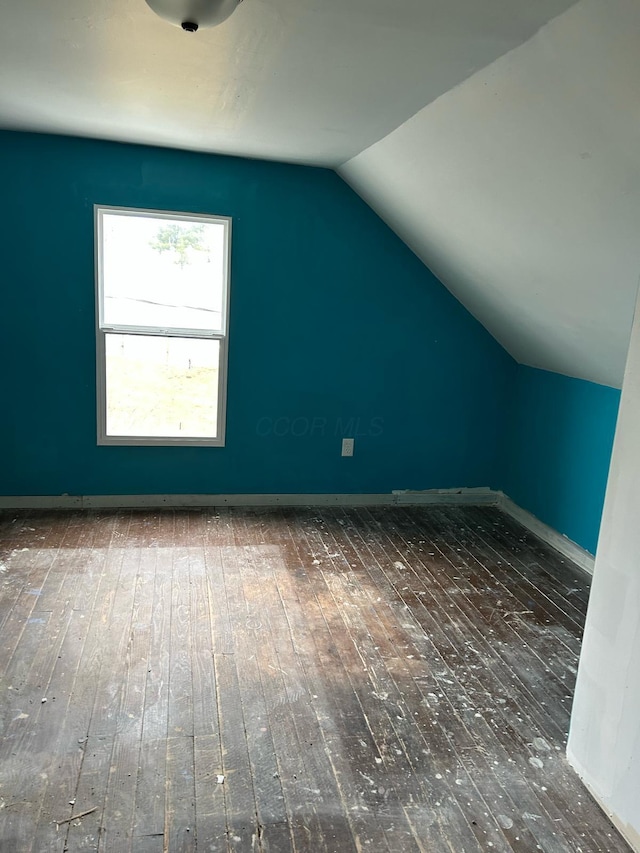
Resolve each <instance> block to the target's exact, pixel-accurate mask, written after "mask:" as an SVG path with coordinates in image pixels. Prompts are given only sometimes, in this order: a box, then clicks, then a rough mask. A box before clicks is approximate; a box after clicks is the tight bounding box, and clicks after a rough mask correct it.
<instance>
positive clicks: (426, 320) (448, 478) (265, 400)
mask: <svg viewBox="0 0 640 853" xmlns="http://www.w3.org/2000/svg"><path fill="white" fill-rule="evenodd" d="M0 186H1V187H2V199H3V204H2V206H1V207H0V217H1V219H0V233H1V234H2V239H3V247H4V248H3V257H2V267H1V273H0V293H1V294H2V311H1V312H0V346H1V347H2V354H1V358H2V362H1V363H2V365H3V372H2V393H3V402H4V405H3V416H2V418H1V419H0V448H1V450H0V452H1V453H2V457H1V458H0V463H1V464H0V493H1V494H5V495H6V494H9V495H55V494H62V493H69V494H127V493H130V494H135V493H151V494H154V493H278V492H279V493H296V492H298V493H305V492H309V493H314V492H316V493H321V492H329V493H332V492H356V493H357V492H389V491H391V490H392V489H403V488H410V489H429V488H446V487H454V486H485V485H492V486H498V485H499V483H497V478H496V471H497V470H498V457H499V446H500V441H501V438H502V435H501V430H502V425H503V422H504V412H505V409H506V407H507V405H508V399H509V386H510V383H511V381H512V379H513V376H514V372H515V364H514V362H513V361H512V360H511V359H510V357H509V356H508V355H506V354H505V352H504V351H503V350H502V349H501V348H500V347H499V346H498V344H497V343H496V342H495V341H494V340H493V338H492V337H491V336H490V335H489V334H488V333H487V332H486V331H485V330H484V329H483V328H482V327H481V326H480V325H479V324H478V323H477V322H476V321H475V320H474V319H473V318H472V317H471V316H470V315H469V314H468V313H467V312H466V311H465V310H464V309H463V308H462V307H461V305H460V304H459V303H458V302H457V301H456V300H455V299H454V298H453V297H452V296H451V295H450V294H449V293H448V291H447V290H445V288H444V287H442V285H441V284H439V282H438V281H437V280H436V279H435V278H434V276H433V275H431V273H430V272H429V271H428V270H427V269H426V268H425V267H424V266H423V265H422V263H421V262H420V261H419V260H418V259H417V258H416V257H415V255H413V253H412V252H411V251H410V250H409V249H407V248H406V247H405V246H404V244H403V243H402V242H401V241H400V240H399V239H398V238H397V237H396V236H395V235H394V234H393V233H392V232H391V231H390V230H389V229H388V228H387V227H386V226H385V225H384V224H383V222H382V221H381V220H380V219H379V218H378V217H377V216H376V215H375V214H374V213H373V212H372V211H371V210H370V208H368V207H367V205H366V204H365V203H364V202H363V201H362V200H360V199H359V198H358V196H357V195H356V194H355V193H354V192H353V191H352V190H351V189H349V187H348V186H347V185H346V184H345V183H344V182H343V181H342V180H341V179H340V178H339V177H337V175H335V173H333V172H332V171H328V170H323V169H312V168H306V167H299V166H288V165H282V164H277V163H266V162H259V161H250V160H240V159H235V158H227V157H216V156H209V155H202V154H191V153H185V152H177V151H170V150H163V149H153V148H145V147H138V146H127V145H118V144H114V143H105V142H95V141H89V140H79V139H69V138H64V137H54V136H40V135H32V134H20V133H9V132H5V133H0ZM94 203H100V204H107V205H122V206H128V207H142V208H157V209H169V210H184V211H192V212H204V213H213V214H222V215H228V216H232V217H233V248H232V285H231V287H232V290H231V334H230V351H229V386H228V389H229V391H228V420H227V446H226V447H225V448H198V447H184V448H163V447H98V446H97V445H96V422H95V421H96V417H95V332H94V273H93V205H94ZM343 435H349V436H354V435H355V438H356V447H355V456H354V457H353V459H343V458H341V457H340V440H341V438H342V436H343Z"/></svg>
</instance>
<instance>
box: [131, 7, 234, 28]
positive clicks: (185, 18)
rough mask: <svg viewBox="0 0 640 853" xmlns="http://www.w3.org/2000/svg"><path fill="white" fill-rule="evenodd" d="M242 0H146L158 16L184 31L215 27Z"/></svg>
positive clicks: (224, 19)
mask: <svg viewBox="0 0 640 853" xmlns="http://www.w3.org/2000/svg"><path fill="white" fill-rule="evenodd" d="M241 2H242V0H146V3H147V6H149V8H150V9H151V10H152V11H154V12H155V13H156V15H158V16H159V17H160V18H163V19H164V20H165V21H168V22H169V23H170V24H173V25H174V26H176V27H181V28H182V29H183V30H184V31H185V32H188V33H195V32H197V31H198V30H199V29H201V28H202V27H216V26H217V25H218V24H221V23H222V22H223V21H226V20H227V18H228V17H229V16H230V15H231V13H232V12H233V11H234V10H235V9H236V7H237V6H238V5H239V4H240V3H241Z"/></svg>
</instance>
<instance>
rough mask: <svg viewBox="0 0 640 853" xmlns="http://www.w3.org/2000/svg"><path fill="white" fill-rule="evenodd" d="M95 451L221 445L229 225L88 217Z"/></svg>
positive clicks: (100, 212) (216, 220) (123, 211)
mask: <svg viewBox="0 0 640 853" xmlns="http://www.w3.org/2000/svg"><path fill="white" fill-rule="evenodd" d="M95 224H96V288H97V312H96V313H97V380H98V382H97V387H98V444H143V445H144V444H159V445H190V444H204V445H212V446H221V445H223V444H224V427H225V403H226V373H227V369H226V368H227V321H228V317H227V315H228V300H229V249H230V239H231V220H230V219H229V218H227V217H221V216H198V215H195V214H190V213H173V212H165V211H155V210H132V209H127V208H113V207H99V206H96V208H95Z"/></svg>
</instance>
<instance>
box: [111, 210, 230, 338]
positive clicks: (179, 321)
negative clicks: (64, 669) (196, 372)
mask: <svg viewBox="0 0 640 853" xmlns="http://www.w3.org/2000/svg"><path fill="white" fill-rule="evenodd" d="M102 229H103V288H104V297H103V314H102V318H103V322H104V323H105V325H107V326H111V325H127V326H155V327H156V328H161V329H171V328H173V329H197V330H206V331H221V330H222V328H221V327H222V310H223V304H222V303H223V279H224V249H225V225H224V223H222V222H199V221H191V222H189V221H184V220H179V219H165V218H160V217H154V216H132V215H126V214H122V213H108V212H103V214H102Z"/></svg>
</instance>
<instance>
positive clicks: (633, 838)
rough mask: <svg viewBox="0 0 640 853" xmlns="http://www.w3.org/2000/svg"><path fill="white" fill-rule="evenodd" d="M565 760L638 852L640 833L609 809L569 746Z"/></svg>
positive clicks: (621, 833) (639, 848)
mask: <svg viewBox="0 0 640 853" xmlns="http://www.w3.org/2000/svg"><path fill="white" fill-rule="evenodd" d="M567 760H568V762H569V764H570V765H571V766H572V767H573V769H574V770H575V772H576V773H577V774H578V776H579V777H580V781H581V782H582V784H583V785H584V786H585V788H586V789H587V791H589V793H590V794H591V796H592V797H593V799H594V800H595V801H596V803H597V804H598V805H599V806H600V808H601V809H602V811H603V812H604V813H605V814H606V816H607V817H608V818H609V820H610V821H611V823H612V824H613V825H614V826H615V828H616V829H617V830H618V832H619V833H620V835H622V837H623V838H624V840H625V841H626V842H627V844H628V845H629V847H630V848H631V850H633V851H634V853H640V833H639V832H638V831H637V830H635V829H634V828H633V827H632V826H629V824H627V823H625V822H624V821H623V820H621V819H620V818H619V817H618V815H617V814H616V813H615V812H613V811H612V810H611V808H610V806H609V804H608V803H607V800H606V799H605V798H604V797H601V796H600V794H599V793H598V791H597V789H596V787H595V785H593V784H592V783H591V779H590V778H589V774H587V773H585V771H584V768H583V766H582V764H581V762H580V761H578V760H577V758H576V756H575V755H573V753H572V750H571V749H570V748H569V747H567Z"/></svg>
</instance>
